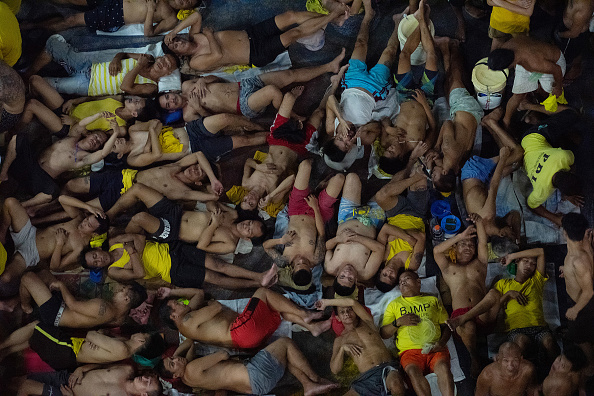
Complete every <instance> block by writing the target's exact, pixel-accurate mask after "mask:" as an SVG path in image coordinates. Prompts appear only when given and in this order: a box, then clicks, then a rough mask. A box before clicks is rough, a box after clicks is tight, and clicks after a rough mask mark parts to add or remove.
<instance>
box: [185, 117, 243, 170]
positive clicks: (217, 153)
mask: <svg viewBox="0 0 594 396" xmlns="http://www.w3.org/2000/svg"><path fill="white" fill-rule="evenodd" d="M186 132H187V133H188V139H189V140H190V147H192V152H193V153H196V152H198V151H202V153H203V154H204V156H205V157H206V158H207V159H208V160H209V161H210V162H217V161H218V160H219V159H221V157H222V156H223V155H225V154H227V153H230V152H231V150H233V139H232V138H231V136H229V135H224V134H223V133H221V132H220V133H211V132H209V131H208V129H206V127H205V126H204V121H203V119H202V118H199V119H197V120H194V121H191V122H188V123H187V124H186Z"/></svg>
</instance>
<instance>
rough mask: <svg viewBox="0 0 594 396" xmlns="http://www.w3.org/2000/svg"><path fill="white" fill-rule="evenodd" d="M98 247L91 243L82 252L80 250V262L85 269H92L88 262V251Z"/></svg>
mask: <svg viewBox="0 0 594 396" xmlns="http://www.w3.org/2000/svg"><path fill="white" fill-rule="evenodd" d="M95 249H96V248H94V247H91V246H90V245H87V246H85V247H84V248H83V250H82V252H80V254H79V255H78V264H79V265H80V266H81V267H83V268H84V269H91V267H89V264H87V258H86V256H87V253H89V252H90V251H91V250H95Z"/></svg>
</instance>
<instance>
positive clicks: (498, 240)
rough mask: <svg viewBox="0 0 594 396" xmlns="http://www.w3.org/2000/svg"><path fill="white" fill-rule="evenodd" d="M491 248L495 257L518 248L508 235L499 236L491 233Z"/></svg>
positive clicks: (505, 254)
mask: <svg viewBox="0 0 594 396" xmlns="http://www.w3.org/2000/svg"><path fill="white" fill-rule="evenodd" d="M491 249H493V253H495V254H496V255H497V257H505V256H507V255H508V254H510V253H514V252H517V251H518V250H519V249H520V248H519V246H518V244H517V243H516V242H514V240H513V239H511V238H510V237H500V236H497V235H493V236H492V237H491Z"/></svg>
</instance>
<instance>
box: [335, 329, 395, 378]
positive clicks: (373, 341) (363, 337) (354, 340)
mask: <svg viewBox="0 0 594 396" xmlns="http://www.w3.org/2000/svg"><path fill="white" fill-rule="evenodd" d="M340 338H341V339H342V344H355V345H359V346H360V347H361V354H360V355H353V356H352V357H353V361H354V362H355V364H356V365H357V368H359V371H360V372H362V373H364V372H365V371H367V370H369V369H371V368H373V367H375V366H377V365H378V364H382V363H386V362H390V361H392V360H393V359H392V354H391V353H390V351H389V350H388V348H386V345H385V344H384V342H383V340H382V338H381V337H380V335H379V332H378V331H377V330H376V329H372V328H371V327H369V325H367V324H366V323H365V322H364V321H362V320H361V321H360V323H359V326H357V327H356V328H354V329H352V330H350V331H346V330H345V331H344V332H343V333H342V335H341V337H340Z"/></svg>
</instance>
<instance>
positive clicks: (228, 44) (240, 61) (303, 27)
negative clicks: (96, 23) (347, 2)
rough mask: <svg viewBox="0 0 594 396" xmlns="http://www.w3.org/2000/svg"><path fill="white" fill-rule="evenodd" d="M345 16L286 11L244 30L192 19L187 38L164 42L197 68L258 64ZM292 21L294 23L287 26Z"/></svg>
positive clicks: (168, 39)
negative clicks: (205, 24)
mask: <svg viewBox="0 0 594 396" xmlns="http://www.w3.org/2000/svg"><path fill="white" fill-rule="evenodd" d="M345 16H346V17H348V15H346V10H345V9H344V8H343V9H342V10H341V9H337V10H335V11H333V12H332V13H330V14H328V15H319V14H316V13H314V12H308V11H288V12H285V13H283V14H279V15H277V16H275V17H272V18H270V19H266V20H264V21H262V22H259V23H257V24H255V25H254V26H251V27H249V28H247V29H246V30H222V31H218V32H213V31H212V30H211V29H208V28H202V23H201V21H196V23H195V24H194V25H193V26H192V27H191V28H190V34H189V39H186V38H183V37H181V36H175V37H170V36H167V37H166V39H165V45H166V46H167V47H168V48H169V49H170V50H171V51H172V52H173V53H175V54H176V55H177V56H187V57H188V58H190V60H189V65H190V67H191V68H192V69H194V70H196V71H198V72H208V71H214V70H217V69H219V68H222V67H225V66H234V65H254V66H256V67H262V66H266V65H267V64H269V63H270V62H272V61H274V59H275V58H276V57H277V56H278V55H279V54H281V53H283V52H284V51H285V50H286V49H287V48H288V47H289V45H291V44H293V43H295V42H296V41H297V40H299V39H300V38H302V37H307V36H309V35H311V34H313V33H315V32H316V31H318V30H320V29H321V28H323V27H324V26H326V25H327V24H328V23H329V22H331V21H333V20H338V19H340V18H344V17H345ZM293 25H298V26H296V27H294V28H292V29H289V28H290V27H291V26H293ZM200 30H202V32H201V31H200Z"/></svg>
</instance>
